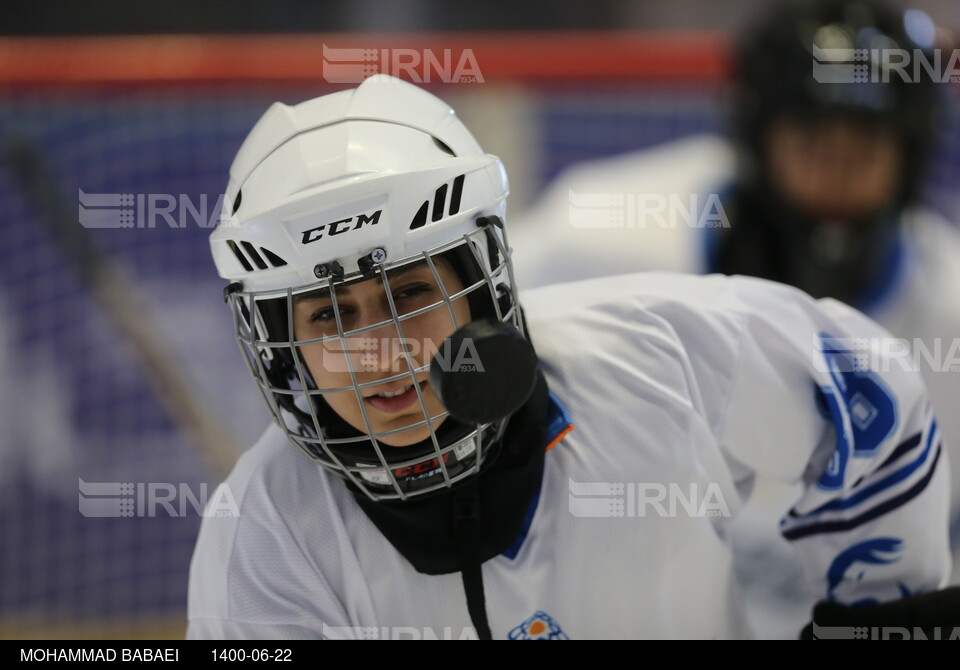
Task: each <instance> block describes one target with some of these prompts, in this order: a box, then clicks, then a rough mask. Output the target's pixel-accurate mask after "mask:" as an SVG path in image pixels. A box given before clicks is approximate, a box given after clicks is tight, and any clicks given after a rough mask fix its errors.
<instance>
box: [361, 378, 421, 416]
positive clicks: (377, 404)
mask: <svg viewBox="0 0 960 670" xmlns="http://www.w3.org/2000/svg"><path fill="white" fill-rule="evenodd" d="M418 386H419V387H420V393H426V390H427V380H426V379H424V380H423V381H422V382H420V383H419V384H418ZM364 402H367V403H370V405H372V406H373V407H374V408H376V409H378V410H380V411H381V412H386V413H388V414H395V413H396V412H402V411H403V410H405V409H407V408H408V407H410V406H411V405H412V404H413V403H415V402H417V389H416V388H415V387H414V385H413V384H394V385H392V388H389V389H380V390H379V391H378V392H377V393H376V394H373V395H369V396H367V397H366V398H364Z"/></svg>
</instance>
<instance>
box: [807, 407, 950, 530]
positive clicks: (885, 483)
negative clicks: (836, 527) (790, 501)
mask: <svg viewBox="0 0 960 670" xmlns="http://www.w3.org/2000/svg"><path fill="white" fill-rule="evenodd" d="M936 430H937V422H936V421H934V422H933V423H931V424H930V432H929V434H928V435H927V446H926V447H924V449H923V451H922V452H921V453H920V455H919V456H918V457H917V458H916V459H914V460H913V462H912V463H910V464H908V465H906V466H904V467H903V468H900V469H899V470H897V471H896V472H894V473H893V474H891V475H889V476H887V477H885V478H883V479H881V480H880V481H878V482H876V483H874V484H870V485H869V486H867V487H865V488H864V489H863V490H862V491H857V492H856V493H854V494H853V495H851V496H849V497H847V498H838V499H837V500H831V501H830V502H828V503H825V504H823V505H821V506H820V507H818V508H816V509H815V510H813V511H811V512H807V513H806V514H796V513H795V512H793V511H792V510H791V511H790V516H791V517H792V518H797V519H808V518H810V517H812V516H815V515H817V514H821V513H823V512H830V511H838V510H846V509H850V508H851V507H855V506H857V505H859V504H860V503H862V502H863V501H864V500H867V499H868V498H870V497H872V496H875V495H877V494H878V493H881V492H882V491H885V490H887V489H889V488H890V487H892V486H895V485H896V484H899V483H900V482H902V481H903V480H905V479H907V478H908V477H909V476H910V475H912V474H913V473H914V472H916V471H917V470H918V469H920V467H921V466H922V465H923V464H924V463H926V462H927V457H928V456H929V455H930V449H931V447H932V445H933V437H934V434H935V433H936ZM914 438H916V440H917V441H919V438H920V436H919V434H918V435H915V436H914V437H912V438H910V439H908V440H907V441H906V442H904V443H903V444H901V445H900V446H899V447H897V451H899V450H901V449H903V448H904V447H910V448H912V446H914V445H915V444H916V443H917V442H914ZM905 451H906V450H905ZM894 455H896V452H895V453H894ZM890 461H891V459H887V461H886V462H884V465H886V464H887V463H889V462H890ZM881 467H882V466H881Z"/></svg>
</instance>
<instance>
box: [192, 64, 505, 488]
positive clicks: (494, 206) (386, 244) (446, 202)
mask: <svg viewBox="0 0 960 670" xmlns="http://www.w3.org/2000/svg"><path fill="white" fill-rule="evenodd" d="M507 193H508V186H507V178H506V173H505V171H504V168H503V165H502V164H501V162H500V160H499V159H498V158H497V157H496V156H492V155H489V154H485V153H484V152H483V151H482V149H481V148H480V146H479V145H478V143H477V142H476V140H475V139H474V138H473V136H472V135H471V134H470V132H469V131H468V130H467V128H466V127H465V126H464V125H463V124H462V123H461V122H460V120H459V119H458V118H457V117H456V116H455V114H454V112H453V110H452V109H451V108H450V107H449V105H447V104H446V103H444V102H443V101H441V100H439V99H438V98H436V97H435V96H433V95H431V94H429V93H427V92H426V91H424V90H421V89H419V88H417V87H416V86H413V85H411V84H407V83H405V82H402V81H400V80H398V79H395V78H393V77H389V76H386V75H378V76H375V77H371V78H369V79H367V80H366V81H364V82H363V83H362V84H361V85H360V86H359V87H358V88H356V89H353V90H348V91H342V92H339V93H333V94H330V95H326V96H322V97H319V98H316V99H314V100H309V101H307V102H303V103H301V104H298V105H295V106H292V107H290V106H287V105H284V104H281V103H275V104H274V105H273V106H271V107H270V109H268V110H267V112H266V113H265V114H264V116H263V117H262V118H261V119H260V121H259V122H258V123H257V124H256V126H255V127H254V128H253V130H252V131H251V132H250V134H249V136H248V137H247V139H246V140H245V142H244V143H243V145H242V146H241V148H240V150H239V152H238V153H237V156H236V158H235V160H234V162H233V165H232V166H231V169H230V181H229V184H228V186H227V191H226V197H225V198H224V211H223V214H222V217H221V223H220V225H219V226H218V227H217V229H216V230H215V231H214V232H213V233H212V235H211V236H210V245H211V249H212V252H213V258H214V262H215V263H216V266H217V270H218V272H219V274H220V276H221V277H223V278H224V279H227V280H228V281H229V282H230V284H229V286H228V287H227V289H226V291H225V298H226V300H227V302H228V303H229V304H230V306H231V308H232V310H233V312H234V317H235V325H236V336H237V340H238V342H239V344H240V348H241V350H242V352H243V353H244V358H245V360H246V362H247V364H248V368H249V369H250V371H251V373H252V374H253V377H254V379H255V380H256V382H257V384H258V386H259V388H260V389H261V391H262V392H263V395H264V398H265V400H266V402H267V404H268V406H269V408H270V410H271V412H272V414H273V416H274V418H275V420H276V422H277V423H278V425H279V426H280V427H281V428H282V429H283V430H284V431H285V432H286V434H287V436H288V437H289V439H290V440H291V441H292V442H293V443H294V444H296V445H297V446H299V447H300V448H301V449H303V450H304V451H305V452H306V453H307V454H308V455H309V456H311V457H312V458H314V459H315V460H316V461H318V462H319V463H320V464H321V465H323V466H324V467H325V468H327V469H329V470H331V471H333V472H335V473H337V474H338V475H341V476H343V477H345V478H347V479H348V480H349V481H350V482H352V484H353V485H354V486H356V487H357V488H358V489H359V490H360V491H362V492H363V493H365V494H366V495H368V496H369V497H371V498H373V499H397V498H399V499H405V498H407V497H409V496H411V495H420V494H424V493H429V492H432V491H436V490H440V489H443V488H446V487H449V486H451V485H453V484H455V483H456V482H458V481H460V480H462V479H464V478H465V477H469V476H471V475H472V474H475V473H476V472H477V471H479V469H480V468H481V466H482V464H483V462H484V460H485V456H486V451H487V450H488V447H489V445H490V444H492V443H494V442H495V441H496V440H497V439H498V438H499V435H500V434H501V433H502V431H503V428H504V425H505V422H506V419H503V420H499V421H494V422H491V423H487V424H480V425H464V424H463V423H462V422H458V421H454V420H453V419H452V418H449V420H447V419H448V416H447V414H446V413H441V414H435V415H433V416H431V413H430V412H429V411H428V409H427V405H426V403H425V402H424V398H423V395H422V393H421V390H420V388H419V387H418V384H417V379H418V376H417V375H421V376H422V373H423V371H424V370H425V369H426V368H427V367H428V366H429V362H427V364H426V365H423V364H417V363H416V362H415V361H414V360H413V359H412V358H411V356H410V354H409V353H406V354H405V360H406V366H405V369H404V370H403V371H401V373H400V374H397V375H393V376H391V377H389V378H380V379H377V380H376V381H373V382H361V381H359V379H358V375H357V374H356V373H357V372H358V370H356V369H355V359H354V358H353V357H352V356H350V355H346V356H344V357H343V358H342V359H341V360H345V361H346V365H347V367H348V368H349V374H350V380H351V382H352V390H353V392H354V393H355V394H356V400H357V403H358V404H359V406H360V408H361V410H363V407H364V402H363V399H362V397H361V396H362V392H363V390H364V389H365V388H369V387H370V386H372V385H376V384H383V383H385V382H390V381H396V380H399V379H405V380H410V379H411V377H412V381H413V382H414V383H413V384H412V386H413V389H414V390H415V391H416V394H417V400H418V402H419V403H420V407H421V409H422V412H423V421H421V422H419V423H417V424H414V426H413V427H418V426H420V425H424V426H426V427H427V428H428V429H429V438H428V439H426V440H424V441H423V442H420V443H418V444H417V445H413V446H411V447H405V448H390V447H387V448H383V445H382V444H381V440H382V439H383V438H385V437H386V436H387V433H383V432H381V433H378V432H376V431H375V430H374V429H373V427H372V424H371V422H370V421H369V418H368V416H367V413H366V411H365V410H363V411H364V422H365V425H366V426H367V430H366V431H365V432H364V431H357V430H355V429H352V428H350V427H349V426H348V425H347V424H346V422H344V421H343V420H342V419H341V418H340V417H339V416H338V415H337V413H336V412H334V411H333V410H332V409H331V407H330V406H329V405H328V403H327V402H326V400H324V395H325V394H328V393H333V392H338V393H342V392H343V391H344V388H345V387H339V388H318V386H317V384H316V382H315V381H314V379H313V378H312V376H311V374H310V370H309V369H308V368H307V365H306V364H305V363H304V358H303V356H302V353H301V347H302V346H304V345H316V344H317V343H319V342H326V341H327V340H330V341H334V342H339V343H340V346H342V347H343V350H344V351H348V350H349V348H350V346H351V345H349V344H347V342H348V340H347V338H350V337H352V338H354V339H356V338H357V335H359V334H362V333H361V331H368V330H370V329H371V328H372V327H371V326H365V327H364V328H361V329H358V330H356V331H344V329H343V324H342V322H341V318H340V316H339V314H338V316H337V318H336V324H337V332H336V333H335V334H332V335H330V336H329V337H323V338H315V339H311V340H304V341H297V340H296V339H295V337H294V333H293V320H292V316H291V315H292V314H293V304H294V302H293V301H294V298H295V297H296V296H300V295H303V294H305V293H309V292H312V291H318V290H325V291H327V292H328V293H326V295H329V296H333V300H334V310H333V311H334V312H338V309H339V308H337V306H336V299H337V296H338V292H339V290H341V289H342V288H343V287H345V286H347V285H350V284H353V283H356V282H359V281H365V280H368V279H372V278H375V277H377V278H379V279H380V281H381V282H382V284H383V288H384V290H385V293H386V296H387V300H388V301H389V304H390V309H391V313H392V319H391V321H387V322H383V323H381V324H377V326H376V327H384V326H385V325H387V324H390V323H392V325H393V327H395V328H396V332H397V334H398V335H399V336H400V337H401V338H402V332H403V330H402V324H403V322H404V320H405V319H407V318H413V317H416V316H417V315H418V314H421V313H424V312H426V311H428V310H430V309H443V310H447V311H448V312H449V313H450V315H451V317H452V318H454V320H455V317H453V309H452V306H451V301H453V300H456V299H458V298H466V299H468V300H469V304H470V307H471V314H472V318H473V319H474V320H476V319H478V318H487V319H495V320H497V321H500V322H503V323H507V324H512V325H513V326H514V327H515V328H516V329H517V330H519V331H520V332H521V333H522V332H523V325H522V316H521V314H520V309H519V306H518V304H517V301H516V294H515V290H514V286H513V281H512V268H511V266H510V254H509V248H508V246H507V243H506V237H505V233H504V230H503V216H504V212H505V207H506V197H507ZM438 255H443V256H444V258H445V259H447V260H449V261H450V262H451V265H452V267H454V268H455V269H456V271H457V273H458V275H459V278H460V280H461V282H462V283H463V285H464V289H463V291H461V292H460V293H458V294H456V295H448V294H447V291H445V290H444V291H442V293H443V297H442V299H441V300H438V301H437V302H436V303H434V304H432V305H430V306H429V307H425V308H423V309H419V310H417V312H415V313H414V314H407V315H404V314H403V313H400V312H398V311H397V309H396V306H395V303H394V299H393V297H392V295H391V293H390V286H389V281H388V277H389V275H388V272H389V271H391V270H394V269H396V268H398V267H400V266H405V265H408V264H411V263H417V262H422V263H425V264H426V266H427V267H429V268H430V269H431V270H432V271H433V274H434V276H435V277H437V280H438V282H439V276H438V274H437V267H436V264H435V263H434V260H435V259H436V257H437V256H438ZM455 325H456V326H457V327H459V326H460V325H462V324H455ZM438 424H442V425H440V426H439V428H438V429H437V430H435V429H434V428H435V427H436V426H437V425H438ZM407 428H410V426H408V427H407ZM392 432H396V431H392ZM378 438H379V439H378Z"/></svg>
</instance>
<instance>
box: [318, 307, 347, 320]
mask: <svg viewBox="0 0 960 670" xmlns="http://www.w3.org/2000/svg"><path fill="white" fill-rule="evenodd" d="M346 314H347V309H346V308H345V307H341V308H340V316H341V317H343V316H345V315H346ZM336 321H337V316H336V313H335V312H334V309H333V305H330V306H329V307H321V308H320V309H317V310H314V311H313V312H312V313H311V314H310V323H320V324H324V323H336Z"/></svg>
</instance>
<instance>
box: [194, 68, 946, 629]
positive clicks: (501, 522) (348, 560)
mask: <svg viewBox="0 0 960 670" xmlns="http://www.w3.org/2000/svg"><path fill="white" fill-rule="evenodd" d="M506 197H507V181H506V175H505V172H504V169H503V166H502V165H501V163H500V161H499V160H498V159H497V158H496V157H494V156H491V155H488V154H484V153H483V152H482V150H481V149H480V147H479V146H478V144H477V143H476V141H475V140H474V139H473V137H472V136H471V135H470V133H469V131H468V130H467V129H466V128H465V127H464V126H463V125H462V124H461V123H460V122H459V121H458V119H457V118H456V116H455V115H454V113H453V110H451V109H450V108H449V107H448V106H447V105H446V104H445V103H443V102H441V101H440V100H438V99H437V98H435V97H434V96H432V95H430V94H428V93H426V92H424V91H422V90H420V89H418V88H416V87H414V86H412V85H410V84H406V83H403V82H400V81H398V80H396V79H392V78H390V77H386V76H376V77H372V78H370V79H368V80H366V81H365V82H364V83H363V84H362V85H361V86H359V87H358V88H356V89H354V90H350V91H343V92H340V93H335V94H332V95H327V96H324V97H321V98H317V99H315V100H311V101H308V102H305V103H302V104H300V105H297V106H295V107H288V106H285V105H282V104H279V103H278V104H275V105H274V106H273V107H271V108H270V109H269V110H268V111H267V113H266V114H265V115H264V117H263V118H262V119H261V120H260V122H259V123H258V124H257V125H256V126H255V127H254V129H253V130H252V132H251V133H250V136H249V137H248V138H247V140H246V141H245V143H244V144H243V146H242V147H241V149H240V151H239V153H238V155H237V158H236V160H235V161H234V164H233V166H232V168H231V174H230V182H229V184H228V187H227V198H226V202H228V203H229V205H228V206H227V211H226V212H225V215H226V216H225V221H224V222H223V223H222V224H221V225H220V227H219V228H218V229H217V230H216V231H215V232H214V233H213V234H212V236H211V247H212V250H213V255H214V259H215V262H216V264H217V268H218V270H219V272H220V274H221V275H222V276H223V277H224V278H225V279H226V280H227V281H228V282H229V285H228V287H227V289H226V291H225V297H226V300H227V302H228V303H229V305H230V307H231V309H232V310H233V314H234V319H235V324H236V336H237V340H238V342H239V344H240V348H241V350H242V352H243V354H244V358H245V361H246V364H247V366H248V368H249V370H250V372H251V373H252V375H253V377H254V379H255V380H256V383H257V384H258V386H259V388H260V390H261V391H262V393H263V397H264V399H265V401H266V402H267V405H268V406H269V407H270V409H271V411H272V413H273V416H274V418H275V424H274V425H272V426H271V427H270V428H269V429H268V430H267V432H266V433H265V434H264V435H263V437H262V438H261V440H260V441H259V442H258V443H257V444H256V445H255V446H254V447H253V448H252V449H251V450H250V451H248V452H247V453H246V454H244V455H243V456H242V457H241V459H240V461H239V462H238V464H237V466H236V468H235V470H234V472H233V473H232V474H231V475H230V477H229V478H228V480H227V481H226V482H225V483H224V484H223V486H226V487H229V489H230V493H231V494H232V495H233V496H234V498H235V499H236V501H237V503H238V505H239V511H240V512H239V515H238V516H235V517H229V516H225V517H206V518H205V519H204V522H203V527H202V530H201V533H200V537H199V540H198V544H197V548H196V552H195V555H194V559H193V563H192V567H191V583H190V603H189V619H190V624H189V630H188V635H189V636H190V637H194V638H201V637H215V638H242V637H249V638H284V639H292V638H321V637H328V638H332V637H360V638H363V637H367V638H369V637H380V638H384V637H386V638H395V637H423V638H431V637H453V638H461V637H480V638H490V637H492V638H497V639H567V638H574V639H576V638H598V637H609V638H622V637H656V638H675V637H745V636H749V634H750V631H749V629H748V627H747V626H746V625H745V621H744V617H743V611H742V608H741V603H740V599H739V595H738V585H737V584H736V583H735V580H734V579H733V576H732V570H731V547H730V542H729V538H728V534H727V526H728V524H729V522H730V519H731V518H732V517H733V516H734V515H736V513H737V511H738V509H739V508H740V507H741V504H742V501H743V499H744V498H745V497H746V496H747V495H748V494H749V490H750V484H751V481H752V479H753V478H754V477H755V476H757V475H758V474H763V475H767V476H775V477H778V478H781V479H783V480H789V481H796V482H801V483H802V485H803V492H802V495H801V496H800V497H799V498H798V499H797V500H796V501H795V504H794V505H793V506H792V507H791V509H790V510H789V512H788V513H786V514H785V515H784V518H783V522H782V532H783V534H784V536H785V537H787V538H788V539H790V540H791V541H792V542H793V544H794V546H795V548H796V551H797V552H798V554H799V556H800V558H801V560H802V561H803V563H804V566H805V568H806V570H807V574H808V576H809V578H810V579H811V580H812V581H813V582H814V583H815V584H817V585H818V588H819V589H821V591H822V593H823V599H824V600H825V601H831V602H835V603H837V605H838V606H839V607H842V606H843V605H844V604H853V603H856V604H860V605H863V604H868V603H881V602H884V601H890V600H895V599H899V598H903V597H905V596H910V595H912V594H919V593H924V592H928V591H933V590H935V589H938V588H939V587H940V586H942V585H943V584H944V583H945V581H946V579H947V566H948V552H947V508H946V500H947V486H948V482H947V480H946V471H945V469H944V468H943V467H938V464H939V463H940V459H941V450H940V442H939V437H938V429H937V424H936V421H935V419H934V417H933V415H932V412H931V411H930V408H929V406H928V403H927V399H926V396H925V393H924V390H923V386H922V383H921V381H920V379H919V375H918V374H917V373H915V372H909V371H906V370H903V369H902V368H901V367H898V366H891V365H889V361H887V360H885V359H884V358H883V356H882V351H881V350H880V349H879V348H875V347H872V346H870V345H871V342H873V341H874V338H882V337H884V336H885V332H884V331H882V330H880V329H879V328H878V327H877V326H876V325H875V324H873V322H871V321H869V320H867V319H866V318H865V317H863V316H861V315H860V314H859V313H857V312H855V311H853V310H852V309H849V308H847V307H845V306H843V305H841V304H840V303H837V302H833V301H821V302H817V301H814V300H813V299H812V298H810V297H808V296H807V295H805V294H803V293H801V292H800V291H798V290H796V289H793V288H788V287H784V286H780V285H776V284H773V283H769V282H766V281H763V280H756V279H743V278H732V279H731V278H724V277H711V278H699V277H683V276H673V275H632V276H626V277H618V278H613V279H599V280H593V281H588V282H582V283H576V284H564V285H559V286H556V287H550V288H547V289H541V290H539V291H537V292H533V293H529V294H525V295H524V302H523V307H522V308H521V303H520V302H519V300H518V294H517V287H516V286H515V284H514V282H513V277H512V265H511V263H512V259H511V253H510V247H509V245H508V243H507V231H506V229H507V227H508V226H506V225H505V206H506ZM518 262H520V263H522V259H519V260H518Z"/></svg>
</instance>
